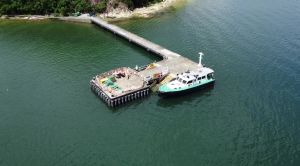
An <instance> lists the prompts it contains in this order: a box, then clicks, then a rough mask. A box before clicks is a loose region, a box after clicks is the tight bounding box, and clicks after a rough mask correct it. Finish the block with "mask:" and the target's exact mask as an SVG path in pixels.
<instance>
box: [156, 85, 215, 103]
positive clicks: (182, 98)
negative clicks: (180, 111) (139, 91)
mask: <svg viewBox="0 0 300 166" xmlns="http://www.w3.org/2000/svg"><path fill="white" fill-rule="evenodd" d="M214 88H215V84H212V85H209V86H207V87H205V88H204V89H200V90H197V91H193V92H189V93H185V94H182V95H175V96H170V97H160V98H159V99H158V101H157V105H158V106H160V107H164V108H170V107H174V106H176V105H182V104H183V103H185V102H188V103H192V102H194V101H195V100H199V99H201V97H203V96H210V95H211V91H212V90H213V89H214Z"/></svg>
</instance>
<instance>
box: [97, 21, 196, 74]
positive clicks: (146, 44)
mask: <svg viewBox="0 0 300 166" xmlns="http://www.w3.org/2000/svg"><path fill="white" fill-rule="evenodd" d="M91 22H92V23H94V24H96V25H98V26H100V27H102V28H104V29H106V30H108V31H111V32H112V33H114V34H116V35H118V36H120V37H122V38H124V39H126V40H128V41H129V42H131V43H134V44H136V45H138V46H140V47H143V48H145V49H146V50H147V51H151V52H152V53H154V54H156V55H158V56H160V57H161V58H163V60H162V61H160V62H157V63H158V64H159V65H161V66H164V67H167V68H168V69H169V71H170V73H172V74H178V73H182V72H185V71H187V70H195V69H197V65H198V63H195V62H194V61H192V60H190V59H187V58H185V57H183V56H181V55H179V54H177V53H175V52H173V51H170V50H168V49H166V48H164V47H162V46H160V45H158V44H155V43H153V42H151V41H149V40H147V39H144V38H143V37H140V36H138V35H136V34H133V33H131V32H128V31H127V30H124V29H122V28H120V27H118V26H115V25H112V24H109V23H107V22H106V21H103V20H101V19H100V18H97V17H91ZM195 56H196V54H195ZM145 72H150V71H149V70H147V71H141V74H142V75H147V73H145Z"/></svg>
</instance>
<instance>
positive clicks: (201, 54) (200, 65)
mask: <svg viewBox="0 0 300 166" xmlns="http://www.w3.org/2000/svg"><path fill="white" fill-rule="evenodd" d="M203 55H204V54H203V52H199V64H198V66H199V67H202V56H203Z"/></svg>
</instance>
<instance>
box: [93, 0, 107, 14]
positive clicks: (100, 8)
mask: <svg viewBox="0 0 300 166" xmlns="http://www.w3.org/2000/svg"><path fill="white" fill-rule="evenodd" d="M107 1H108V0H103V1H101V2H99V3H98V4H96V5H95V7H94V9H95V10H94V11H95V12H96V13H103V12H104V11H105V10H106V5H107Z"/></svg>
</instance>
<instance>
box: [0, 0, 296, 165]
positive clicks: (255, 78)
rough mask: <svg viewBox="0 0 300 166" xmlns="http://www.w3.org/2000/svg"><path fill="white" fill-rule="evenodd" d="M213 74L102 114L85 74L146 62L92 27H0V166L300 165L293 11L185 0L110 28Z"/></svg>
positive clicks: (266, 2) (271, 4)
mask: <svg viewBox="0 0 300 166" xmlns="http://www.w3.org/2000/svg"><path fill="white" fill-rule="evenodd" d="M118 25H119V26H122V27H123V28H125V29H128V30H130V31H132V32H135V33H137V34H139V35H141V36H143V37H145V38H147V39H150V40H152V41H154V42H156V43H159V44H161V45H163V46H165V47H167V48H169V49H171V50H173V51H176V52H178V53H180V54H182V55H185V56H186V57H189V58H190V59H193V60H194V61H197V59H198V55H197V53H198V52H199V51H203V52H205V54H206V56H205V59H204V63H205V64H206V65H208V66H211V67H212V68H213V69H214V70H215V71H216V78H217V82H216V85H215V87H214V88H213V89H208V90H205V91H200V92H197V93H193V94H191V95H188V96H184V97H178V98H173V99H160V98H159V97H158V96H157V95H151V96H150V97H148V98H146V99H144V100H139V101H136V102H133V103H130V104H127V105H125V106H124V107H120V108H118V109H117V110H112V109H110V108H108V107H107V106H106V105H105V104H104V103H103V102H102V101H101V100H99V99H98V98H97V97H96V96H95V95H94V94H93V93H92V92H91V91H90V88H89V80H90V79H91V78H92V77H93V76H94V75H96V74H98V73H101V72H104V71H107V70H109V69H112V68H115V67H120V66H131V67H134V66H135V65H144V64H147V63H150V62H152V61H154V60H158V59H157V58H156V57H155V56H153V55H151V54H149V53H147V52H146V51H144V50H143V49H140V48H137V47H135V46H133V45H131V44H128V43H127V41H124V40H121V39H119V38H118V37H116V36H114V35H112V34H110V33H109V32H106V31H103V30H101V29H100V28H97V27H95V26H93V25H86V24H74V23H63V22H47V21H44V22H20V21H0V165H1V166H27V165H28V166H32V165H39V166H40V165H43V166H48V165H49V166H53V165H59V166H60V165H78V166H82V165H86V166H88V165H137V166H140V165H162V166H166V165H197V166H199V165H221V166H225V165H228V166H232V165H266V166H277V165H278V166H279V165H284V166H292V165H294V166H296V165H300V121H299V118H300V2H299V1H298V0H286V1H283V0H191V1H190V2H189V3H188V4H187V5H186V6H184V7H183V8H181V9H177V10H174V11H171V12H169V13H166V14H164V15H163V16H160V17H156V18H152V19H147V20H143V19H141V20H140V19H139V20H131V21H126V22H121V23H118Z"/></svg>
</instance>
